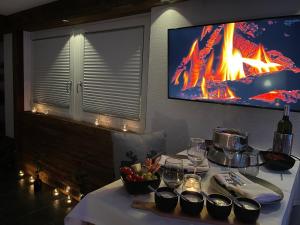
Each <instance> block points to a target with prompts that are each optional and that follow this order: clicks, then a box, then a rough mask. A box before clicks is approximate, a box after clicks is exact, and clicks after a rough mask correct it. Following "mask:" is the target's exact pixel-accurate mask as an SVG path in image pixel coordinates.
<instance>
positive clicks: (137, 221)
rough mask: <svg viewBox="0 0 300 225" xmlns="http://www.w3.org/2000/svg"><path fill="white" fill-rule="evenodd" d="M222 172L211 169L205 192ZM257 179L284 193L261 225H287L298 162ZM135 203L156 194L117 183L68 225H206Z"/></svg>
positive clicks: (299, 196) (298, 186) (298, 199)
mask: <svg viewBox="0 0 300 225" xmlns="http://www.w3.org/2000/svg"><path fill="white" fill-rule="evenodd" d="M219 170H220V168H219V167H217V166H212V168H211V170H210V172H209V173H208V175H207V176H206V179H204V180H203V184H204V185H203V189H206V190H205V191H208V192H209V186H208V185H209V182H208V180H209V179H210V177H211V176H212V175H213V174H214V173H215V172H218V171H219ZM258 177H260V178H263V179H265V180H267V181H270V182H271V183H273V184H275V185H277V186H278V187H279V188H281V189H282V191H283V193H284V199H283V200H282V201H281V202H280V204H274V205H269V206H267V207H263V208H262V211H261V215H260V217H259V220H258V222H259V224H260V225H288V224H289V217H290V214H291V210H292V207H293V205H294V204H299V203H300V191H299V190H300V181H299V180H300V175H299V162H298V161H297V162H296V163H295V165H294V167H293V168H292V169H290V170H289V171H288V172H285V173H283V174H282V175H281V174H280V173H276V172H275V173H274V172H273V171H272V173H271V172H270V171H268V170H266V169H264V168H261V170H260V172H259V175H258ZM134 199H140V200H152V201H153V193H151V194H149V195H142V196H132V195H129V194H128V193H127V192H126V190H125V189H124V188H123V185H122V181H121V180H117V181H115V182H113V183H111V184H109V185H107V186H105V187H103V188H101V189H98V190H96V191H94V192H91V193H90V194H88V195H87V196H85V198H84V199H82V200H81V201H80V202H79V203H78V204H77V205H76V206H75V208H74V209H73V210H72V211H71V212H70V213H69V214H68V215H67V216H66V218H65V225H83V224H85V222H89V223H92V224H95V225H110V224H112V225H141V224H143V225H150V224H151V225H162V224H167V223H170V224H172V225H183V224H184V225H187V224H199V225H200V224H204V223H203V222H201V221H199V223H198V222H196V223H195V222H190V221H184V220H178V219H172V218H166V217H160V216H158V215H155V214H153V213H151V212H149V211H143V210H137V209H133V208H131V206H130V205H131V203H132V201H133V200H134Z"/></svg>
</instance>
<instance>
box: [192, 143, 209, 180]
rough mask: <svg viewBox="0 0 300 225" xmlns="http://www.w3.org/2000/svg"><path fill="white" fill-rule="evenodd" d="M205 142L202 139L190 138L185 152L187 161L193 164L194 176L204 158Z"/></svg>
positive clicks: (205, 152)
mask: <svg viewBox="0 0 300 225" xmlns="http://www.w3.org/2000/svg"><path fill="white" fill-rule="evenodd" d="M206 154H207V151H206V145H205V140H204V139H202V138H191V139H190V147H189V148H188V150H187V155H188V159H189V160H190V161H191V162H192V163H193V166H194V174H196V171H197V167H198V166H200V165H201V164H202V162H203V161H204V160H205V158H206Z"/></svg>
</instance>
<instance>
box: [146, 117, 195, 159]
mask: <svg viewBox="0 0 300 225" xmlns="http://www.w3.org/2000/svg"><path fill="white" fill-rule="evenodd" d="M151 127H152V131H159V130H165V132H166V134H167V153H168V154H173V153H177V152H179V151H182V150H184V149H186V147H187V146H188V143H189V139H190V134H189V130H188V126H187V122H186V121H185V120H184V119H178V120H176V119H173V118H170V117H168V116H167V115H164V114H161V113H158V112H155V113H154V116H153V118H152V120H151ZM172 140H176V141H172Z"/></svg>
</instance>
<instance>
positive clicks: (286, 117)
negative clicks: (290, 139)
mask: <svg viewBox="0 0 300 225" xmlns="http://www.w3.org/2000/svg"><path fill="white" fill-rule="evenodd" d="M292 130H293V124H292V123H291V121H290V106H289V105H285V106H284V113H283V117H282V119H281V120H280V121H279V122H278V125H277V132H278V133H280V134H292Z"/></svg>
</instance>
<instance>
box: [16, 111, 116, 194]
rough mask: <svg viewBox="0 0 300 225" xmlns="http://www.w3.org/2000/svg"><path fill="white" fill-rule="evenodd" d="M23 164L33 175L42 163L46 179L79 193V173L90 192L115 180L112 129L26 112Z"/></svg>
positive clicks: (55, 184)
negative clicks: (37, 166)
mask: <svg viewBox="0 0 300 225" xmlns="http://www.w3.org/2000/svg"><path fill="white" fill-rule="evenodd" d="M21 143H22V144H21V145H22V146H21V160H20V162H21V166H22V167H24V169H25V170H26V171H27V172H29V173H31V174H33V173H34V171H35V169H36V165H37V164H40V166H41V171H42V172H41V173H40V174H41V178H42V180H43V181H44V182H46V183H49V184H51V185H54V186H56V187H57V186H58V187H61V188H64V187H66V186H67V185H69V186H70V187H71V189H72V190H73V193H74V195H76V193H79V192H78V191H79V184H78V179H77V180H76V179H75V176H76V175H77V177H78V175H79V174H81V175H82V177H83V174H85V175H87V177H85V179H84V180H85V184H87V187H86V188H87V191H92V190H95V189H97V188H99V187H102V186H104V185H106V184H108V183H110V182H112V181H113V150H112V141H111V132H110V131H109V130H106V129H102V128H97V127H94V126H92V125H89V124H84V123H81V122H75V121H71V120H67V119H62V118H59V117H55V116H50V115H44V114H33V113H31V112H24V113H23V127H22V141H21Z"/></svg>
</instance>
